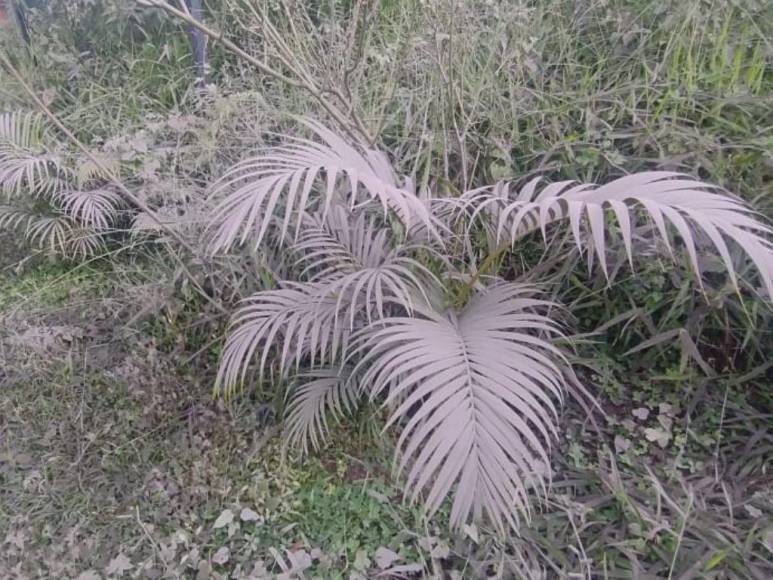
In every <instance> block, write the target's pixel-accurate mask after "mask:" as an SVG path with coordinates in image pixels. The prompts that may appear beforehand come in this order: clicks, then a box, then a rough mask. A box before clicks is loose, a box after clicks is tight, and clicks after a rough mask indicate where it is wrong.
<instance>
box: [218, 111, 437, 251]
mask: <svg viewBox="0 0 773 580" xmlns="http://www.w3.org/2000/svg"><path fill="white" fill-rule="evenodd" d="M306 125H307V126H308V127H309V128H311V130H312V131H313V132H314V133H315V134H316V135H317V137H318V138H319V139H320V140H321V142H315V141H310V140H307V139H302V138H297V137H286V141H287V144H286V145H283V146H280V147H275V148H273V149H270V150H268V151H266V152H265V153H264V154H263V155H260V156H258V157H255V158H253V159H249V160H247V161H244V162H242V163H239V164H237V165H236V166H235V167H233V168H232V169H231V170H229V171H228V172H227V173H226V174H225V176H223V178H222V179H221V180H220V181H219V183H218V184H217V186H216V187H215V190H214V196H215V197H216V198H222V199H221V201H220V203H219V204H218V206H217V207H216V209H215V212H214V217H213V219H212V226H213V227H214V228H215V232H214V235H213V239H212V249H213V251H219V250H222V249H225V248H228V247H230V246H231V245H233V244H235V243H240V244H244V243H246V242H247V241H248V240H250V241H252V243H253V244H254V246H255V247H257V246H259V245H260V243H261V241H262V240H263V238H264V237H265V235H266V232H267V230H268V228H269V226H270V225H271V223H272V221H273V219H274V218H277V219H278V222H279V224H280V225H279V228H280V233H279V239H280V242H281V241H283V240H284V238H285V237H286V235H287V232H288V230H289V228H290V225H291V223H293V222H294V223H295V226H296V232H297V231H298V230H299V228H300V226H301V224H302V220H303V219H304V218H303V216H304V213H305V212H306V211H311V210H313V209H314V208H316V209H318V210H319V211H321V212H322V213H323V214H325V213H327V209H328V208H329V207H330V204H331V203H333V202H334V200H336V199H337V198H339V197H340V198H341V199H343V200H345V201H346V202H348V203H349V204H351V205H352V206H354V205H356V204H358V203H360V202H361V200H362V198H363V196H364V199H365V201H369V202H377V203H378V204H380V206H381V208H382V209H383V211H384V212H385V213H386V212H388V211H393V212H395V214H396V215H397V216H398V217H399V218H400V219H401V220H402V221H403V223H405V224H406V225H410V224H411V223H414V222H417V221H420V222H424V223H425V224H426V225H427V227H428V228H429V231H430V232H435V224H434V222H433V219H432V216H431V214H430V213H429V212H428V211H427V208H426V206H425V205H424V204H423V203H422V202H421V201H420V200H419V199H418V198H416V197H415V196H414V195H413V193H412V192H410V191H407V190H405V189H403V188H401V187H399V186H398V185H397V183H396V180H395V178H394V175H393V173H392V171H391V168H390V167H389V164H388V162H387V161H386V159H385V158H384V156H383V155H382V154H380V153H378V152H375V151H368V152H366V153H364V154H363V153H360V152H359V151H357V150H356V149H354V148H353V147H351V146H350V145H348V144H347V143H346V142H345V141H344V140H343V139H341V138H340V137H338V136H337V135H335V134H334V133H333V132H332V131H330V130H328V129H326V128H325V127H323V126H322V125H320V124H318V123H315V122H312V121H307V122H306ZM322 175H324V178H325V187H324V190H320V191H315V189H314V186H315V183H316V182H317V181H318V180H319V179H321V176H322ZM342 182H343V184H344V186H343V187H344V189H345V192H344V193H343V194H341V193H339V192H338V191H337V187H338V186H339V185H341V183H342Z"/></svg>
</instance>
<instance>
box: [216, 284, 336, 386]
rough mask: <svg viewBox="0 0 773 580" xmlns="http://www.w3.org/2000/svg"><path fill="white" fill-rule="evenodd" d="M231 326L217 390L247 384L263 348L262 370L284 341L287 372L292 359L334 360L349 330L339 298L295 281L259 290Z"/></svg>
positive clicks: (280, 359) (281, 356) (282, 363)
mask: <svg viewBox="0 0 773 580" xmlns="http://www.w3.org/2000/svg"><path fill="white" fill-rule="evenodd" d="M242 303H243V305H242V306H241V307H240V308H239V309H238V310H237V311H236V313H235V314H234V316H233V318H232V319H231V324H230V327H229V332H228V338H227V339H226V343H225V347H224V349H223V355H222V358H221V361H220V368H219V370H218V374H217V378H216V380H215V391H216V392H221V391H224V392H230V391H231V390H233V389H234V388H235V387H236V386H237V385H240V384H243V383H244V380H245V377H246V374H247V371H248V369H249V366H250V363H251V362H252V359H253V357H254V356H255V353H256V352H257V351H258V349H259V348H262V349H263V351H262V353H261V355H260V362H259V365H258V373H259V376H263V374H264V372H265V368H266V365H267V363H268V358H269V354H270V353H271V349H272V346H274V345H275V344H277V345H280V347H281V348H279V353H278V364H279V367H280V370H281V371H282V372H286V371H287V370H288V369H289V367H290V366H291V365H292V363H293V362H294V363H295V366H296V368H297V367H298V366H299V365H300V362H301V358H302V357H305V356H308V357H310V361H309V365H310V366H311V367H313V366H314V364H315V362H321V361H323V360H329V361H330V360H335V359H336V358H337V357H338V356H339V355H340V354H341V352H342V351H343V350H344V349H345V347H346V343H347V341H348V335H349V332H348V330H347V329H346V328H345V327H344V326H342V325H341V324H340V323H339V322H338V310H337V302H336V300H334V299H325V298H323V297H320V294H319V286H318V285H316V284H309V283H307V284H290V283H287V284H286V287H285V288H281V289H278V290H266V291H263V292H257V293H255V294H253V295H252V296H250V297H248V298H246V299H244V300H243V301H242Z"/></svg>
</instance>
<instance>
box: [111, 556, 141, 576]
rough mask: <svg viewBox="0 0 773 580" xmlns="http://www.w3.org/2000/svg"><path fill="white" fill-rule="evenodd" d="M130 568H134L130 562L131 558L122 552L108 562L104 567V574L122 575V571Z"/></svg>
mask: <svg viewBox="0 0 773 580" xmlns="http://www.w3.org/2000/svg"><path fill="white" fill-rule="evenodd" d="M132 568H134V565H133V564H132V563H131V560H129V558H127V557H126V556H125V555H124V554H118V555H117V556H116V557H115V558H113V559H112V560H110V562H109V563H108V565H107V567H106V568H105V574H107V575H108V576H123V573H124V572H126V571H127V570H131V569H132Z"/></svg>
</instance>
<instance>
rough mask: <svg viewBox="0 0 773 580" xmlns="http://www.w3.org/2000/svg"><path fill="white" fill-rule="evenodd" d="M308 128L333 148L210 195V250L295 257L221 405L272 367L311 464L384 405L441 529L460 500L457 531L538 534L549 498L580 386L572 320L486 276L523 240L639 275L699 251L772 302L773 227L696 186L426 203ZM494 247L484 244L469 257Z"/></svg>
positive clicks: (269, 296)
mask: <svg viewBox="0 0 773 580" xmlns="http://www.w3.org/2000/svg"><path fill="white" fill-rule="evenodd" d="M306 124H307V125H308V126H309V127H310V128H311V129H312V130H313V132H314V133H315V134H316V136H317V137H318V139H316V140H307V139H302V138H298V137H287V139H286V142H285V144H284V145H281V146H279V147H276V148H273V149H270V150H268V151H266V152H265V153H263V154H261V155H259V156H258V157H255V158H253V159H250V160H247V161H244V162H242V163H240V164H238V165H237V166H235V167H234V168H233V169H231V170H230V171H228V172H227V173H226V175H225V176H224V177H223V178H222V179H221V180H220V182H219V183H218V184H217V186H216V187H215V190H214V196H215V199H216V200H217V208H216V210H215V212H214V219H213V222H212V225H211V227H212V248H213V250H214V251H222V250H225V249H227V248H229V247H231V246H232V245H234V244H251V245H252V247H253V248H255V249H259V251H261V252H264V253H281V254H283V255H290V256H293V259H292V267H291V268H290V273H289V274H288V276H287V277H288V279H286V280H280V281H278V286H277V287H276V288H275V289H271V290H265V291H261V292H257V293H256V294H253V295H252V296H249V297H247V298H246V299H244V301H243V303H242V304H241V305H240V306H239V308H238V310H237V311H236V313H235V314H234V315H233V319H232V321H231V327H230V331H229V334H228V337H227V340H226V344H225V349H224V353H223V357H222V362H221V366H220V370H219V374H218V376H217V380H216V390H218V391H219V392H224V391H225V392H230V391H232V390H233V389H234V388H236V387H238V386H239V385H242V384H243V383H244V381H245V380H247V377H248V376H252V375H251V373H252V372H253V371H252V369H255V372H256V373H257V375H258V379H259V378H260V377H263V376H265V375H266V374H267V372H268V371H269V370H270V371H271V376H272V377H273V378H274V379H277V378H278V379H280V380H282V381H286V384H288V385H290V389H289V391H288V397H289V403H288V406H287V409H288V411H287V417H286V434H287V439H288V441H289V442H290V443H293V444H296V445H298V446H300V447H302V448H303V449H304V450H306V449H307V448H308V446H309V445H312V446H314V447H316V446H318V445H320V444H321V442H322V441H323V440H324V438H325V435H326V433H327V432H328V426H329V423H330V422H331V421H337V420H340V419H342V418H343V417H345V416H346V415H347V414H349V413H351V412H352V411H353V410H354V409H356V408H357V407H358V406H359V405H362V404H367V403H376V404H378V405H382V406H383V407H385V408H386V409H388V412H389V418H388V420H387V426H388V427H389V426H395V427H397V428H399V430H400V435H399V438H398V441H397V442H398V452H399V453H398V460H397V462H396V465H397V471H398V472H400V473H404V474H405V475H406V478H407V487H406V489H408V490H410V491H409V492H408V495H409V496H410V497H411V498H414V499H416V498H418V497H419V496H420V495H421V496H422V497H423V500H424V502H425V504H426V506H427V508H428V510H429V512H430V513H431V512H433V511H435V510H437V509H438V507H439V506H440V505H441V504H442V502H443V501H444V500H446V499H447V498H449V497H451V498H452V507H451V523H452V525H454V526H459V525H462V524H464V523H465V522H467V521H469V520H470V519H471V518H477V517H481V516H483V517H487V518H488V519H489V520H491V521H492V522H494V523H495V524H497V525H499V526H506V525H507V524H510V525H512V526H517V525H518V524H519V522H520V520H521V519H522V518H524V517H525V518H526V519H528V518H529V514H530V505H531V504H532V500H533V499H535V498H536V499H539V498H540V497H544V495H545V494H546V493H547V489H548V484H549V479H550V448H551V444H552V443H553V442H554V441H555V440H556V438H557V437H558V435H559V409H560V405H561V402H562V400H563V398H564V396H565V393H566V392H567V387H568V385H569V381H570V380H571V381H573V380H575V379H574V375H572V371H571V369H570V368H569V365H568V363H567V360H566V358H565V356H564V353H563V352H562V349H561V348H559V346H558V344H560V343H559V342H558V341H557V339H561V338H562V336H563V334H562V325H561V323H560V321H561V320H562V310H561V308H560V306H559V305H557V304H555V303H554V302H553V301H551V300H548V299H546V298H545V297H544V296H541V291H540V288H539V287H537V286H535V285H532V284H526V283H516V282H512V281H510V282H508V281H506V280H504V279H502V278H501V277H499V276H496V275H494V274H493V273H492V272H491V271H490V270H491V268H490V266H491V264H492V263H494V262H495V261H496V259H497V257H498V256H500V255H501V254H503V253H505V252H512V251H515V250H516V248H517V246H516V243H517V242H518V241H519V240H521V239H522V238H524V237H526V236H529V235H530V234H532V233H537V232H539V233H541V236H542V238H543V239H545V240H556V239H564V240H569V241H571V242H572V243H573V245H576V250H575V251H576V252H579V254H580V255H581V256H583V257H584V258H585V259H586V260H588V261H589V262H596V263H598V264H599V266H600V268H601V270H602V271H603V273H604V274H605V275H609V267H608V263H609V259H610V253H611V249H612V247H613V245H614V244H613V242H618V241H619V242H620V243H621V245H622V248H623V249H624V251H625V253H626V254H627V257H628V261H629V262H630V264H631V266H632V267H633V266H634V264H635V261H636V260H635V258H636V253H637V251H638V250H637V248H638V247H639V246H640V245H641V244H647V245H648V247H650V248H655V249H659V248H663V249H665V251H667V252H671V253H674V252H676V251H677V250H684V251H686V255H687V256H688V258H689V263H690V264H691V265H692V267H693V268H694V270H695V274H696V276H697V277H698V279H700V278H701V274H700V270H699V267H700V264H701V262H700V261H699V259H698V256H699V254H700V253H705V252H708V253H713V254H715V255H718V256H719V257H720V258H721V260H722V262H723V263H724V266H725V268H726V270H727V272H728V275H729V278H730V280H732V282H733V283H734V284H736V285H737V284H739V281H738V276H737V274H736V267H735V266H734V263H736V260H735V258H736V256H735V255H734V252H737V251H738V250H740V251H741V252H742V253H745V254H746V256H747V257H748V259H749V260H750V262H751V263H752V264H753V265H754V266H756V272H757V274H756V275H751V276H747V277H746V279H745V281H744V283H745V284H747V285H748V287H749V288H751V289H752V290H756V288H757V287H760V288H761V291H762V292H766V293H767V295H768V296H773V244H771V241H770V236H771V234H773V232H772V231H771V228H770V227H768V226H767V225H764V224H763V223H762V222H761V221H760V220H759V219H758V218H757V217H756V216H755V214H754V212H753V211H752V210H751V209H750V208H749V207H747V206H746V205H745V204H744V203H743V202H742V201H740V200H739V199H737V198H736V197H733V196H731V195H730V194H727V193H726V192H724V191H722V190H720V189H718V188H716V187H713V186H710V185H707V184H705V183H702V182H700V181H696V180H694V179H692V178H690V177H688V176H685V175H681V174H676V173H670V172H647V173H640V174H635V175H630V176H626V177H622V178H620V179H617V180H615V181H612V182H611V183H608V184H607V185H603V186H600V187H598V186H595V185H585V184H575V183H570V182H561V183H553V184H548V185H545V186H541V184H540V181H539V180H533V181H530V182H529V183H527V184H526V185H524V186H523V187H522V188H520V189H515V188H513V187H512V186H510V185H509V184H506V183H499V184H495V185H492V186H490V187H485V188H480V189H476V190H474V191H468V192H465V193H463V194H462V195H461V196H458V197H433V196H432V195H429V194H427V193H426V192H424V193H423V194H422V195H417V193H416V192H415V191H414V189H413V187H412V185H411V182H410V180H408V179H403V180H399V179H398V178H397V176H396V175H395V174H394V173H393V171H392V169H391V168H390V166H389V164H388V162H387V161H386V158H385V157H384V156H383V155H381V154H379V153H377V152H374V151H364V152H363V151H358V150H356V149H355V148H353V147H352V146H350V145H349V144H347V143H346V142H345V141H344V140H343V139H341V138H340V137H338V136H337V135H335V134H334V133H332V132H331V131H329V130H328V129H326V128H324V127H322V126H321V125H319V124H317V123H313V122H307V123H306ZM562 229H563V230H564V231H565V232H566V234H567V235H565V236H560V235H557V234H560V233H561V231H562ZM479 234H481V235H484V236H485V237H486V238H487V240H488V244H475V243H473V242H472V240H473V239H478V240H480V239H481V238H480V235H479ZM486 246H487V247H488V250H487V253H485V254H484V255H480V254H481V249H480V248H485V247H486ZM551 247H555V244H551Z"/></svg>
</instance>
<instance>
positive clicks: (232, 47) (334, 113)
mask: <svg viewBox="0 0 773 580" xmlns="http://www.w3.org/2000/svg"><path fill="white" fill-rule="evenodd" d="M137 1H138V2H139V3H141V4H143V5H146V6H152V7H155V8H160V9H161V10H164V11H165V12H168V13H169V14H171V15H173V16H175V17H177V18H179V19H180V20H182V21H183V22H185V23H186V24H188V25H189V26H191V27H193V28H196V29H198V30H200V31H201V32H202V33H204V34H205V35H206V36H208V37H209V38H211V39H212V40H213V41H216V42H219V43H220V44H222V45H223V46H224V47H225V48H226V49H227V50H229V51H230V52H232V53H234V54H235V55H237V56H238V57H240V58H242V59H244V60H245V61H247V62H249V63H250V64H251V65H253V66H254V67H255V68H257V69H258V70H259V71H260V72H262V73H263V74H265V75H268V76H270V77H272V78H274V79H276V80H278V81H281V82H283V83H285V84H287V85H290V86H292V87H297V88H301V89H304V90H305V91H306V92H308V93H309V94H311V96H312V97H314V99H315V100H316V101H317V102H319V104H320V105H322V107H323V108H324V109H325V110H326V111H327V112H328V114H329V115H330V116H331V117H333V119H334V120H335V121H336V122H337V123H338V124H339V125H340V126H341V128H342V129H343V130H344V131H345V132H346V133H347V135H348V136H349V137H351V138H352V139H354V140H355V141H356V142H357V143H358V144H360V145H363V146H367V145H368V144H370V143H371V142H372V141H373V139H372V138H371V136H370V134H369V133H368V131H367V130H366V129H365V127H364V125H363V123H362V122H361V121H360V120H359V118H358V117H357V116H356V115H355V114H354V112H353V111H350V114H349V117H350V118H351V119H347V118H346V115H345V114H344V113H342V112H341V111H340V110H339V109H338V108H337V107H336V106H335V105H333V104H332V103H331V102H330V101H328V100H327V99H326V98H325V96H324V91H322V90H321V89H320V88H319V87H317V85H316V84H314V82H313V81H312V80H311V78H310V77H308V75H307V73H305V71H299V70H297V68H296V67H293V66H292V65H290V64H289V63H288V62H287V61H286V55H284V56H283V57H282V58H281V60H282V62H283V63H284V64H285V65H286V66H288V68H290V69H291V70H292V71H293V73H294V74H295V75H297V76H299V77H300V79H299V80H296V79H293V78H290V77H288V76H287V75H284V74H282V73H281V72H279V71H278V70H275V69H273V68H272V67H270V66H269V65H268V64H266V63H265V62H264V61H262V60H260V59H258V58H256V57H254V56H252V55H251V54H250V53H248V52H246V51H245V50H244V49H242V48H241V47H240V46H238V45H237V44H235V43H234V42H232V41H231V40H229V39H227V38H225V36H224V35H223V33H222V32H218V31H216V30H213V29H212V28H209V27H208V26H207V25H206V24H203V23H202V22H199V21H198V20H196V19H195V18H193V17H192V16H190V15H188V14H186V13H185V12H183V11H181V10H179V9H177V8H175V7H174V6H172V5H170V4H167V3H166V2H165V1H164V0H137ZM275 42H276V40H275ZM280 48H281V47H280ZM280 52H281V51H280ZM350 121H351V122H350ZM352 124H353V126H352Z"/></svg>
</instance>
